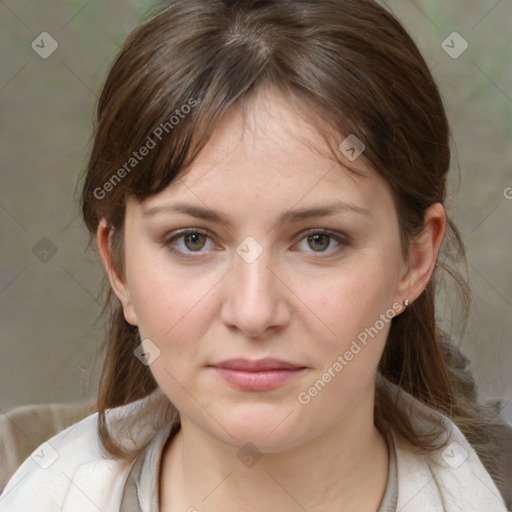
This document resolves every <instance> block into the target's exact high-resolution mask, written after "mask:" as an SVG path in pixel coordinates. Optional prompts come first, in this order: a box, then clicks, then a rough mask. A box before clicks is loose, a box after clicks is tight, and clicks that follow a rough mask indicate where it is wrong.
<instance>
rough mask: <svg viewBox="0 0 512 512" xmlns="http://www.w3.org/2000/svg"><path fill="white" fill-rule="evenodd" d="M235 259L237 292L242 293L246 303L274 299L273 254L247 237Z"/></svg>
mask: <svg viewBox="0 0 512 512" xmlns="http://www.w3.org/2000/svg"><path fill="white" fill-rule="evenodd" d="M236 252H237V256H236V257H235V268H234V271H235V272H234V274H235V281H236V286H235V291H236V293H237V294H239V293H241V294H242V296H243V298H244V299H245V301H246V302H254V301H257V302H258V303H259V304H263V301H269V299H272V297H273V295H274V293H275V290H274V288H275V287H274V282H273V281H274V280H275V276H274V274H273V273H272V272H271V271H270V268H269V267H270V266H271V253H270V251H269V250H266V249H263V246H262V245H261V244H259V243H258V242H257V241H256V240H255V239H254V238H252V237H247V239H245V240H244V241H243V242H242V243H241V244H240V245H239V246H238V247H237V251H236Z"/></svg>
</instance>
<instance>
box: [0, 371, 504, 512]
mask: <svg viewBox="0 0 512 512" xmlns="http://www.w3.org/2000/svg"><path fill="white" fill-rule="evenodd" d="M383 381H384V382H383V383H384V385H385V386H387V388H388V390H389V392H390V393H393V394H394V396H395V397H396V400H397V403H398V404H399V406H400V407H401V408H404V409H405V410H408V411H409V412H410V414H411V420H412V423H413V428H414V429H415V431H416V432H417V433H428V432H431V431H432V427H433V426H434V425H435V424H441V425H442V426H443V427H444V431H445V433H446V443H445V447H444V448H443V449H441V450H439V451H438V452H435V453H429V454H420V453H418V451H417V449H416V448H415V447H414V446H412V445H411V444H410V443H409V442H408V441H407V440H405V439H404V438H403V437H401V436H399V435H397V433H396V432H395V431H394V430H393V429H392V434H393V439H394V441H395V449H396V456H397V469H398V487H399V488H398V505H397V510H399V511H400V512H427V511H428V512H461V511H464V512H482V511H483V510H485V511H489V512H507V508H506V507H505V504H504V502H503V499H502V498H501V495H500V492H499V490H498V489H497V487H496V485H495V484H494V482H493V481H492V479H491V477H490V475H489V474H488V472H487V471H486V469H485V468H484V466H483V465H482V463H481V462H480V460H479V458H478V456H477V455H476V453H475V451H474V450H473V448H472V447H471V446H470V445H469V443H468V441H467V440H466V438H465V437H464V436H463V434H462V433H461V432H460V430H459V429H458V428H457V426H456V425H455V424H454V423H453V422H452V421H451V420H450V419H449V418H447V417H446V416H444V415H442V414H440V413H439V412H437V411H435V410H433V409H431V408H429V407H427V406H425V405H423V404H422V403H420V402H419V401H418V400H416V399H415V398H413V397H412V396H411V395H410V394H408V393H406V392H405V391H403V390H401V389H399V388H398V387H397V386H395V385H394V384H392V383H391V382H389V381H387V380H385V379H383ZM165 400H167V398H166V396H165V395H164V394H163V393H162V391H161V390H160V389H157V390H155V391H154V392H153V393H151V394H150V395H148V396H147V397H145V398H143V399H141V400H138V401H136V402H133V403H130V404H127V405H124V406H121V407H117V408H115V409H111V410H110V411H108V412H107V421H108V424H109V428H111V429H112V431H113V432H117V434H118V435H120V433H121V432H125V430H124V427H123V425H124V424H125V422H126V420H127V419H129V417H132V416H133V414H134V412H137V411H140V410H141V409H143V410H147V412H148V414H147V415H146V416H145V418H146V419H147V421H145V422H144V424H143V425H138V426H137V428H136V429H135V430H133V431H132V432H131V433H130V434H129V435H126V432H125V434H124V435H121V436H120V437H119V439H120V440H122V441H121V443H122V445H123V446H125V447H127V448H130V449H131V448H137V449H142V448H143V447H144V446H145V445H146V444H147V443H148V442H149V441H150V440H151V439H152V438H153V437H154V436H155V435H156V434H157V433H158V432H160V431H161V430H162V429H164V428H167V429H169V431H170V429H171V428H173V427H174V428H176V422H175V423H172V424H169V423H168V420H166V419H165V417H164V415H162V414H161V406H162V405H164V404H165ZM159 409H160V411H159ZM96 422H97V414H92V415H90V416H88V417H87V418H84V419H83V420H82V421H80V422H78V423H76V424H75V425H72V426H71V427H69V428H67V429H66V430H64V431H62V432H60V433H59V434H57V435H56V436H54V437H53V438H51V439H50V440H49V441H47V442H46V443H43V444H42V445H41V446H40V447H38V448H37V449H36V450H35V451H34V452H33V453H32V455H31V456H30V457H28V458H27V459H26V460H25V461H24V462H23V464H22V465H21V466H20V467H19V468H18V470H17V471H16V473H15V474H14V475H13V477H12V478H11V480H10V481H9V482H8V484H7V486H6V488H5V489H4V491H3V493H2V495H1V496H0V512H31V511H37V512H56V511H62V512H98V511H101V512H111V511H118V510H119V506H120V502H121V498H122V494H123V489H124V484H125V481H126V479H127V477H128V474H129V472H130V469H131V467H132V465H133V462H131V463H126V462H122V461H118V460H113V459H109V458H106V457H105V455H104V453H103V452H102V449H101V445H100V442H99V439H98V435H97V432H96ZM45 461H46V462H45Z"/></svg>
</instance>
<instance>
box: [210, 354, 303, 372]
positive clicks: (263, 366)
mask: <svg viewBox="0 0 512 512" xmlns="http://www.w3.org/2000/svg"><path fill="white" fill-rule="evenodd" d="M210 366H215V367H217V368H229V369H230V370H242V371H257V370H297V369H300V368H305V367H304V366H301V365H298V364H294V363H290V362H288V361H283V360H282V359H275V358H271V357H267V358H265V359H256V360H250V359H242V358H239V359H227V360H226V361H221V362H220V363H215V364H212V365H210Z"/></svg>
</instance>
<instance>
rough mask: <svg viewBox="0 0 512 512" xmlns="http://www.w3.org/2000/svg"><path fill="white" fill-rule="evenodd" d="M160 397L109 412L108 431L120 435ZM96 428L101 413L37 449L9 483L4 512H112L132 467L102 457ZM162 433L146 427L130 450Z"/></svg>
mask: <svg viewBox="0 0 512 512" xmlns="http://www.w3.org/2000/svg"><path fill="white" fill-rule="evenodd" d="M157 396H159V394H158V393H153V394H151V395H149V396H148V397H146V398H144V399H141V400H138V401H136V402H133V403H130V404H127V405H123V406H120V407H117V408H115V409H111V410H110V411H108V412H107V422H108V424H109V428H112V430H113V432H114V433H115V432H116V431H117V432H118V434H119V435H120V432H122V426H123V420H126V419H128V417H130V416H133V415H135V414H140V413H141V412H143V411H144V408H145V407H148V405H150V404H151V403H154V401H155V398H157ZM148 420H151V418H148ZM97 427H98V413H94V414H91V415H89V416H87V417H86V418H84V419H83V420H81V421H79V422H78V423H75V424H73V425H71V426H70V427H68V428H66V429H65V430H63V431H62V432H59V433H58V434H57V435H55V436H53V437H52V438H50V439H49V440H48V441H46V442H44V443H43V444H41V445H40V446H39V447H38V448H36V449H35V450H34V451H33V452H32V454H31V455H30V456H29V457H28V458H27V459H26V460H25V461H24V462H23V463H22V464H21V466H20V467H19V468H18V469H17V471H16V472H15V473H14V475H13V476H12V478H11V479H10V480H9V482H8V483H7V486H6V487H5V489H4V491H3V493H2V495H1V496H0V512H4V511H5V512H7V511H9V512H16V511H20V512H22V511H23V512H30V511H31V510H37V511H40V512H46V511H48V512H49V511H52V512H53V511H57V510H84V511H86V510H97V508H96V507H97V506H103V509H105V510H113V508H110V506H109V504H111V503H113V502H115V500H116V499H118V497H119V496H120V494H121V493H122V489H123V486H124V482H125V480H126V478H127V476H128V473H129V470H130V468H131V465H132V463H127V462H126V461H123V460H118V459H113V458H111V457H110V456H109V455H108V454H106V453H105V452H104V451H103V449H102V445H101V442H100V438H99V435H98V431H97ZM159 427H160V425H158V424H155V425H153V426H152V423H151V421H148V422H146V424H145V427H144V428H142V429H138V430H137V431H136V432H135V433H134V435H132V436H128V437H129V439H127V440H126V443H127V445H128V443H129V447H130V448H133V447H135V448H142V447H143V446H144V445H145V444H147V442H148V441H149V440H150V439H151V438H152V437H153V436H154V435H155V434H156V433H157V432H158V430H159ZM116 429H117V430H116ZM121 440H122V441H124V439H121ZM70 504H71V508H67V507H68V506H69V505H70ZM82 504H83V506H82ZM100 504H101V505H100ZM91 507H92V508H91ZM105 507H106V508H105Z"/></svg>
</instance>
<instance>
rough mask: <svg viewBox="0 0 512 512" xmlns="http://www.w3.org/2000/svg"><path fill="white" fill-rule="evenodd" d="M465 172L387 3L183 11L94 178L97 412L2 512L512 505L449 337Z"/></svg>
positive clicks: (103, 133) (117, 117) (144, 28)
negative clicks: (453, 253) (102, 307)
mask: <svg viewBox="0 0 512 512" xmlns="http://www.w3.org/2000/svg"><path fill="white" fill-rule="evenodd" d="M449 164H450V149H449V129H448V124H447V119H446V116H445V112H444V109H443V105H442V101H441V98H440V96H439V93H438V90H437V88H436V85H435V83H434V81H433V79H432V76H431V74H430V72H429V69H428V67H427V65H426V64H425V61H424V60H423V58H422V56H421V55H420V53H419V51H418V49H417V48H416V46H415V45H414V43H413V42H412V40H411V39H410V37H409V36H408V35H407V33H406V32H405V30H404V29H403V28H402V26H401V25H400V24H399V22H398V21H397V20H396V19H395V18H394V17H393V16H392V15H391V14H390V13H389V12H388V11H387V10H386V9H384V8H383V7H381V6H380V5H378V4H377V3H375V2H373V1H370V0H315V1H312V0H310V1H307V0H292V1H286V2H284V1H277V0H249V1H247V0H245V1H235V0H231V1H229V0H223V1H221V0H215V1H214V0H187V1H177V0H176V1H171V2H169V5H168V7H166V8H165V9H164V10H162V11H161V12H160V13H159V14H157V15H156V16H154V17H153V18H152V19H150V20H148V21H147V22H146V23H144V24H143V25H141V26H140V27H139V28H138V29H136V30H135V31H134V32H133V33H132V34H131V35H130V37H129V38H128V40H127V42H126V43H125V45H124V47H123V48H122V50H121V52H120V54H119V56H118V58H117V60H116V61H115V63H114V65H113V67H112V69H111V71H110V73H109V75H108V77H107V81H106V83H105V85H104V88H103V91H102V95H101V97H100V100H99V105H98V111H97V126H96V131H95V139H94V145H93V148H92V154H91V157H90V161H89V165H88V168H87V173H86V175H85V181H84V185H83V192H82V211H83V216H84V220H85V223H86V225H87V227H88V229H89V231H90V233H91V237H92V238H95V239H96V240H97V243H98V248H99V252H100V255H101V259H102V262H103V264H104V266H105V269H106V274H107V276H108V286H109V287H108V296H107V301H106V304H107V305H110V306H111V307H110V310H109V311H110V312H109V314H110V318H111V327H110V332H109V338H108V348H107V354H106V360H105V365H104V370H103V374H102V378H101V383H100V388H99V396H98V412H97V413H96V414H94V415H91V416H89V417H87V418H85V419H84V420H83V421H81V422H79V423H77V424H75V425H73V426H72V427H70V428H69V429H67V430H65V431H64V432H62V433H60V434H58V435H57V436H55V437H54V438H52V439H51V440H50V441H49V442H48V443H47V445H45V447H44V449H42V450H40V451H39V457H40V459H41V460H40V461H39V464H38V465H37V466H36V461H35V460H34V457H33V458H31V459H27V461H26V462H25V463H24V464H23V465H22V466H21V467H20V469H19V470H18V471H17V473H16V474H15V475H14V476H13V478H12V479H11V481H10V482H9V485H8V486H7V488H6V489H5V491H4V494H3V496H2V500H0V510H9V511H13V510H23V511H27V510H48V511H50V510H69V511H78V510H80V511H85V510H87V511H89V510H91V511H92V510H104V511H116V510H123V511H124V510H127V511H132V510H134V511H143V512H150V511H151V512H154V511H161V512H175V511H178V510H180V511H184V510H188V511H195V510H198V511H219V510H230V511H231V510H233V511H235V510H236V511H239V510H243V511H256V510H285V511H290V512H291V511H300V510H308V511H311V512H312V511H331V510H332V511H338V510H354V511H355V510H357V511H363V512H366V511H368V512H370V511H371V512H374V511H379V512H383V511H391V510H392V511H395V510H400V511H416V512H417V511H429V512H430V511H442V510H445V511H449V512H452V511H455V510H457V511H458V510H464V511H482V510H489V511H493V512H494V511H496V512H499V511H505V510H507V508H506V504H505V492H506V488H507V487H506V483H505V482H503V481H502V480H501V478H502V472H501V469H500V468H499V467H498V465H497V459H496V457H495V456H494V455H495V454H494V452H492V450H493V449H495V447H496V441H495V439H494V438H493V437H492V435H491V430H490V429H488V428H486V427H487V425H486V421H487V420H485V419H484V418H483V412H482V411H483V408H481V407H480V406H479V405H477V403H476V402H475V397H474V393H473V389H472V387H471V386H472V385H473V382H472V380H471V379H470V377H468V375H467V374H466V373H465V371H464V368H463V367H462V368H457V365H456V357H457V355H458V352H457V351H456V349H455V348H454V347H453V346H452V345H451V344H450V342H449V339H448V337H447V336H446V335H444V333H442V332H441V330H440V329H439V327H438V326H437V324H436V318H435V300H434V299H435V284H436V279H437V276H438V273H439V272H441V271H443V270H448V271H449V272H450V273H451V274H452V275H454V276H455V278H456V280H457V282H458V283H459V284H460V286H461V293H462V297H463V299H467V295H465V294H466V293H467V290H466V288H465V283H464V281H463V280H462V279H461V278H460V277H459V276H458V275H457V274H456V272H455V271H454V270H451V269H450V267H448V266H447V264H446V262H445V261H442V260H441V259H440V260H439V261H438V255H439V253H440V248H441V244H442V243H443V241H444V240H445V239H446V240H447V241H448V242H449V243H451V244H455V246H457V244H459V247H460V251H462V245H460V238H459V234H458V231H457V229H456V227H455V226H454V224H453V223H452V221H451V220H450V219H449V217H448V215H447V214H446V211H445V208H444V201H445V197H446V190H445V189H446V175H447V172H448V169H449ZM493 443H494V444H493ZM36 452H37V451H36ZM38 466H39V467H38ZM491 475H493V476H491ZM493 477H494V480H493ZM262 489H264V492H262ZM500 492H501V493H503V494H500Z"/></svg>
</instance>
